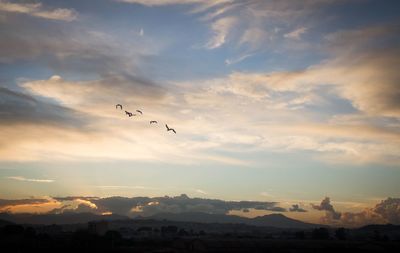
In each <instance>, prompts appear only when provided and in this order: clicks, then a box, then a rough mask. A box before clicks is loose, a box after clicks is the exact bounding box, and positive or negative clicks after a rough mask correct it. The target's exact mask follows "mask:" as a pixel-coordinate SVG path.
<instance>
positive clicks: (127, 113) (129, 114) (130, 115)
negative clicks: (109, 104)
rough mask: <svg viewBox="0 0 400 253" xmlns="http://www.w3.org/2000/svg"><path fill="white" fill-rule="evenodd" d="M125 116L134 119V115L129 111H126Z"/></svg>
mask: <svg viewBox="0 0 400 253" xmlns="http://www.w3.org/2000/svg"><path fill="white" fill-rule="evenodd" d="M125 114H126V115H128V116H129V117H132V116H133V113H131V112H128V111H125Z"/></svg>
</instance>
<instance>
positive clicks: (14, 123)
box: [0, 0, 400, 225]
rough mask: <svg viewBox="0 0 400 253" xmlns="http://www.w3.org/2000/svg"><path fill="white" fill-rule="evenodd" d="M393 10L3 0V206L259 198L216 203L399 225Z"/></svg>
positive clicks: (317, 1)
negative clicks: (114, 199) (117, 199)
mask: <svg viewBox="0 0 400 253" xmlns="http://www.w3.org/2000/svg"><path fill="white" fill-rule="evenodd" d="M399 11H400V4H399V2H398V1H396V0H386V1H380V0H348V1H344V0H302V1H295V0H279V1H278V0H84V1H62V0H36V1H30V0H27V1H10V0H0V38H1V39H0V199H2V201H0V210H9V211H10V210H11V211H16V212H18V211H21V210H23V211H27V210H32V208H31V207H32V205H33V206H34V208H33V210H39V209H40V210H42V211H43V212H44V211H51V210H53V209H54V208H58V209H60V208H61V209H62V208H63V206H65V205H68V206H74V208H73V209H74V210H75V209H79V208H78V207H79V206H81V207H83V206H84V207H86V208H92V209H96V210H101V212H109V211H110V210H111V209H110V208H109V207H106V206H105V205H99V200H101V199H107V197H113V196H122V197H126V198H133V197H138V196H146V197H149V200H148V201H147V202H146V203H147V204H146V205H152V206H154V203H158V204H159V205H161V204H160V203H164V202H163V201H164V199H163V198H162V197H160V196H171V197H168V198H171V199H177V200H176V201H181V199H183V200H184V201H186V197H187V196H189V197H188V198H189V199H195V200H193V201H197V200H196V199H207V200H213V199H218V200H220V201H222V202H223V203H225V202H226V201H228V202H229V201H242V200H243V201H254V203H253V204H252V205H249V206H241V205H239V206H235V207H234V208H232V206H229V208H228V207H224V208H223V209H222V210H223V211H222V212H223V213H229V214H238V215H244V216H257V215H263V214H268V213H271V212H276V211H280V212H284V213H285V215H287V216H289V217H293V218H298V219H300V220H304V221H309V222H320V223H326V224H344V225H347V224H350V225H356V224H364V223H365V224H366V223H386V222H392V223H400V199H399V197H400V187H399V183H398V182H399V181H400V128H399V127H400V72H399V71H398V66H399V65H400V35H399V34H400V19H399V16H398V13H399ZM116 104H121V105H122V106H123V110H120V109H119V108H116V107H115V105H116ZM125 110H127V111H130V112H133V113H136V110H141V111H142V112H143V115H141V114H139V113H136V116H133V117H127V115H126V114H125V113H124V111H125ZM152 120H156V121H157V122H158V123H157V124H150V123H149V122H150V121H152ZM165 124H168V126H169V127H171V128H174V129H175V130H176V134H174V133H173V132H171V131H166V130H167V129H166V127H165ZM181 194H186V195H181ZM68 196H75V197H73V198H70V199H67V200H66V199H63V198H65V197H68ZM89 196H91V197H96V201H97V202H93V201H92V200H93V199H91V198H88V197H89ZM174 196H175V197H174ZM182 196H184V197H182ZM155 197H160V198H161V200H160V199H158V198H157V199H156V200H154V199H152V198H155ZM65 201H67V202H68V201H69V202H71V201H72V202H74V203H75V204H71V203H69V202H68V203H67V204H65ZM91 201H92V202H91ZM167 202H168V201H167ZM259 202H265V203H266V204H265V205H264V207H263V208H259V204H260V203H259ZM10 203H11V204H10ZM96 203H97V204H96ZM132 203H133V204H132V205H137V206H132V208H131V209H129V210H130V211H132V210H134V211H132V212H136V211H137V210H142V211H143V210H147V209H144V208H143V203H142V204H141V205H142V206H138V204H137V203H136V202H132ZM168 203H169V202H168ZM179 203H181V202H179ZM182 203H186V202H182ZM196 203H197V202H196ZM271 203H273V204H271ZM82 205H83V206H82ZM93 205H94V206H95V207H96V208H94V206H93ZM179 205H184V206H185V208H186V204H179ZM191 205H192V204H191ZM196 205H197V204H196ZM201 205H203V202H202V204H201ZM165 206H168V205H164V207H165ZM211 206H213V205H211ZM136 207H137V208H136ZM275 207H279V208H281V209H279V208H275ZM107 208H108V209H107ZM135 208H136V209H135ZM185 208H181V209H179V210H180V211H182V210H187V209H185ZM64 209H65V208H64ZM70 209H71V208H70ZM85 210H86V209H85ZM168 210H172V209H168ZM174 210H175V209H174ZM207 210H208V209H207ZM218 210H219V211H220V210H221V209H220V208H219V209H218ZM291 210H292V211H291ZM299 210H301V211H299ZM125 211H126V210H124V212H125ZM99 212H100V211H99Z"/></svg>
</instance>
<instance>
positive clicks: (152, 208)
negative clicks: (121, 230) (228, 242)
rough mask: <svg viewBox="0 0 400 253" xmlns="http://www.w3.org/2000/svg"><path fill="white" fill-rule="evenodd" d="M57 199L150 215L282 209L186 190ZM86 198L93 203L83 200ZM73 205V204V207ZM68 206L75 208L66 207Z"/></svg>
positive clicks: (102, 209) (100, 209) (97, 208)
mask: <svg viewBox="0 0 400 253" xmlns="http://www.w3.org/2000/svg"><path fill="white" fill-rule="evenodd" d="M54 199H56V200H58V201H63V202H65V201H76V200H81V201H82V200H85V201H86V202H85V203H82V204H86V205H87V206H89V207H90V208H92V209H93V210H92V211H93V212H98V213H103V212H112V213H116V214H121V215H129V216H132V215H142V216H150V215H153V214H156V213H162V212H172V213H182V212H205V213H210V214H228V213H229V212H230V211H232V210H244V209H251V208H253V209H256V210H269V211H274V212H284V211H286V209H284V208H281V207H279V206H277V205H278V203H276V202H261V201H224V200H219V199H205V198H190V197H188V196H187V195H186V194H182V195H180V196H176V197H168V196H165V197H153V198H150V197H133V198H126V197H108V198H85V197H68V198H54ZM88 202H90V203H92V204H93V205H89V204H87V203H88ZM75 208H76V207H75ZM67 209H68V210H72V209H73V210H75V209H74V208H71V207H67Z"/></svg>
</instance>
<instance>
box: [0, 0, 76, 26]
mask: <svg viewBox="0 0 400 253" xmlns="http://www.w3.org/2000/svg"><path fill="white" fill-rule="evenodd" d="M0 11H3V12H9V13H22V14H27V15H30V16H33V17H39V18H44V19H54V20H62V21H68V22H69V21H73V20H76V19H77V17H78V13H77V12H76V11H75V10H74V9H63V8H57V9H53V10H48V9H47V8H45V7H43V5H42V3H10V2H8V1H3V0H1V1H0Z"/></svg>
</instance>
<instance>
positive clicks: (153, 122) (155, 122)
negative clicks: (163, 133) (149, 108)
mask: <svg viewBox="0 0 400 253" xmlns="http://www.w3.org/2000/svg"><path fill="white" fill-rule="evenodd" d="M118 108H120V110H122V105H121V104H116V105H115V109H118ZM136 112H137V113H139V114H140V115H143V112H142V111H141V110H136ZM125 114H126V115H128V116H129V117H132V116H136V115H137V114H135V113H132V112H128V111H125ZM151 124H158V122H157V121H156V120H151V121H150V125H151ZM165 127H166V128H167V132H169V131H172V132H174V134H176V131H175V129H173V128H170V127H168V125H167V124H165Z"/></svg>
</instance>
